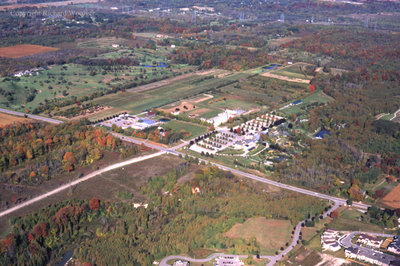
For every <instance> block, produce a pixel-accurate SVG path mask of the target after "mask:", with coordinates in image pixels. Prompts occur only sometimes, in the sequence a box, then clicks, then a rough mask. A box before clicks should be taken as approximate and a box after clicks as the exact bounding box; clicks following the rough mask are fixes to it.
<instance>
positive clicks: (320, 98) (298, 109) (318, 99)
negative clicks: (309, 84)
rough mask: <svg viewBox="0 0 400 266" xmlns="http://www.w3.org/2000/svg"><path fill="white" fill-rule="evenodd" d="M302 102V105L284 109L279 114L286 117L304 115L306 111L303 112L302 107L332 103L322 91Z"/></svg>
mask: <svg viewBox="0 0 400 266" xmlns="http://www.w3.org/2000/svg"><path fill="white" fill-rule="evenodd" d="M302 100H303V103H301V104H298V105H294V106H290V107H288V108H285V109H283V110H281V112H283V113H284V114H286V115H292V114H298V113H304V112H306V111H305V110H303V109H302V107H305V106H308V105H310V104H313V103H321V104H325V103H328V102H330V101H332V98H331V97H329V96H327V95H326V94H325V93H323V92H322V91H316V92H314V93H313V94H311V95H309V96H307V97H306V98H304V99H302Z"/></svg>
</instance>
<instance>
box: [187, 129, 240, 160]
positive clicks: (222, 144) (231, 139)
mask: <svg viewBox="0 0 400 266" xmlns="http://www.w3.org/2000/svg"><path fill="white" fill-rule="evenodd" d="M242 138H243V137H242V136H238V135H236V134H233V133H230V132H229V131H227V130H220V131H219V132H218V133H216V134H215V135H212V136H210V137H208V138H206V139H202V140H200V141H199V142H197V143H196V144H194V145H192V146H190V149H191V150H193V151H195V152H198V153H202V152H203V153H208V154H216V153H217V152H219V151H222V150H223V149H226V148H228V147H231V146H234V143H235V142H236V141H239V140H241V139H242Z"/></svg>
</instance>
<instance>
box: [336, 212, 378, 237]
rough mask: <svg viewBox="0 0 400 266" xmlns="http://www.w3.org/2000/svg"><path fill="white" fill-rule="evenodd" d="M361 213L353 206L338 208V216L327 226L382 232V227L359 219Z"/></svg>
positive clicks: (340, 229) (339, 228) (346, 229)
mask: <svg viewBox="0 0 400 266" xmlns="http://www.w3.org/2000/svg"><path fill="white" fill-rule="evenodd" d="M362 215H363V213H362V212H360V211H357V210H355V209H353V208H344V209H341V210H340V216H339V218H337V219H334V220H333V221H332V222H331V223H330V224H329V227H330V228H332V229H335V230H339V231H366V232H377V233H382V231H383V230H382V229H381V228H380V227H379V226H377V225H374V224H369V223H365V222H361V221H359V218H360V217H361V216H362Z"/></svg>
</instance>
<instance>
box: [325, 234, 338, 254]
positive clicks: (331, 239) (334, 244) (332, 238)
mask: <svg viewBox="0 0 400 266" xmlns="http://www.w3.org/2000/svg"><path fill="white" fill-rule="evenodd" d="M338 238H339V232H338V231H335V230H331V229H328V230H326V231H325V232H324V233H323V234H322V235H321V244H322V249H323V250H330V251H334V252H335V251H338V250H340V245H339V243H338V241H337V240H338Z"/></svg>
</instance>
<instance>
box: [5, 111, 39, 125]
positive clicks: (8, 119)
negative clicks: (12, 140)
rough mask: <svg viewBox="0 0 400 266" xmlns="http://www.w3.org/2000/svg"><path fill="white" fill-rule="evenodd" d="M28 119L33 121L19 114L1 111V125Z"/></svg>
mask: <svg viewBox="0 0 400 266" xmlns="http://www.w3.org/2000/svg"><path fill="white" fill-rule="evenodd" d="M28 121H32V120H31V119H27V118H23V117H19V116H12V115H9V114H4V113H0V126H5V125H9V124H12V123H17V122H21V123H26V122H28Z"/></svg>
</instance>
